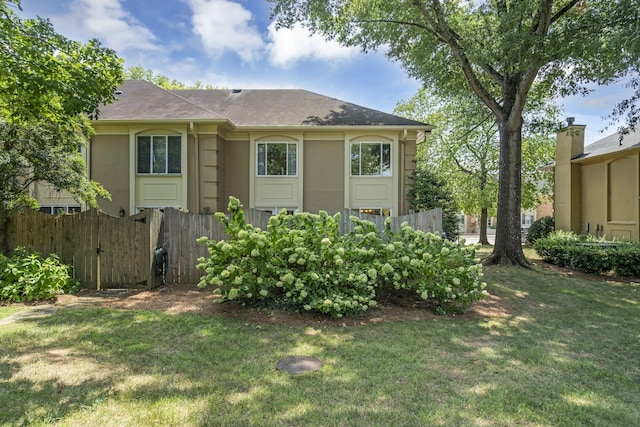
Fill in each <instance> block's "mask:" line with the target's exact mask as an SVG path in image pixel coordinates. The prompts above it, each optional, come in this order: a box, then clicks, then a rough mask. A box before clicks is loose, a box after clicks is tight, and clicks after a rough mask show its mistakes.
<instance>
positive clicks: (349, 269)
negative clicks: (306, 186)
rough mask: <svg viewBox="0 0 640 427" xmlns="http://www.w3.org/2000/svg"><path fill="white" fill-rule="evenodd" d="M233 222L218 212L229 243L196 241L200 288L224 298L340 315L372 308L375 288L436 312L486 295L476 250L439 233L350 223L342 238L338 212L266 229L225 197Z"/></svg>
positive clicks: (277, 222)
mask: <svg viewBox="0 0 640 427" xmlns="http://www.w3.org/2000/svg"><path fill="white" fill-rule="evenodd" d="M228 210H229V212H230V213H231V218H227V216H226V215H225V214H223V213H217V214H216V218H217V219H218V220H219V221H220V222H222V224H223V225H224V227H225V231H226V233H227V236H228V240H226V241H220V242H216V241H214V240H209V239H208V238H207V237H201V238H200V239H198V241H199V242H200V243H204V244H206V245H207V246H208V251H209V254H210V257H208V258H206V259H205V258H201V259H200V260H199V264H198V268H199V269H202V270H204V271H205V273H206V274H205V275H204V276H203V277H202V280H201V282H200V284H199V285H200V286H201V287H205V286H208V285H213V286H215V287H216V291H217V292H220V293H221V294H222V297H223V301H225V300H244V301H265V302H267V303H269V302H272V303H273V302H275V301H282V300H284V301H286V302H287V303H289V304H292V305H294V306H296V307H299V308H301V309H304V310H313V311H317V312H320V313H326V314H330V315H332V316H338V317H340V316H343V315H345V314H354V313H359V312H362V311H365V310H367V309H368V308H369V307H373V306H375V305H376V299H375V298H376V290H377V289H380V290H381V289H384V290H385V291H393V290H399V289H408V290H411V291H415V292H416V293H417V294H419V295H420V297H421V298H423V299H433V300H435V301H436V302H437V303H439V304H440V306H441V307H442V308H441V310H445V311H446V310H455V311H462V310H464V309H465V308H466V307H467V306H468V305H469V304H470V303H471V302H472V301H476V300H480V299H482V298H484V297H485V295H486V293H487V292H486V291H485V290H484V287H485V286H486V284H484V283H481V282H480V280H479V279H480V278H481V277H482V268H481V265H479V264H478V260H476V259H475V247H473V246H471V247H464V246H459V245H457V244H455V243H452V242H450V241H446V240H443V239H442V238H441V236H440V235H439V234H433V233H423V232H420V231H416V230H413V229H412V228H411V227H409V226H408V225H406V224H403V225H402V227H401V231H400V232H398V233H393V232H391V228H390V221H387V222H386V223H385V224H386V230H385V231H384V233H383V234H382V235H380V234H379V233H378V230H377V228H376V227H375V225H374V224H373V223H371V222H369V221H364V220H360V219H358V218H357V217H351V218H350V219H351V221H352V222H354V228H353V230H352V231H351V232H349V233H348V234H346V235H344V236H341V235H340V230H339V220H340V216H339V214H336V215H335V216H330V215H328V214H327V213H326V212H321V213H320V214H318V215H315V214H309V213H295V214H294V215H288V214H287V213H286V212H285V211H282V212H280V213H279V214H278V215H276V216H273V217H271V218H270V220H269V225H268V229H267V231H263V230H260V229H259V228H254V227H253V226H252V225H250V224H247V223H246V219H245V216H244V212H243V210H242V205H241V204H240V202H239V201H238V199H235V198H233V197H232V198H230V201H229V207H228Z"/></svg>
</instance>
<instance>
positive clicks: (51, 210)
mask: <svg viewBox="0 0 640 427" xmlns="http://www.w3.org/2000/svg"><path fill="white" fill-rule="evenodd" d="M39 210H40V212H44V213H47V214H51V215H64V214H74V213H79V212H80V211H81V209H80V206H40V209H39Z"/></svg>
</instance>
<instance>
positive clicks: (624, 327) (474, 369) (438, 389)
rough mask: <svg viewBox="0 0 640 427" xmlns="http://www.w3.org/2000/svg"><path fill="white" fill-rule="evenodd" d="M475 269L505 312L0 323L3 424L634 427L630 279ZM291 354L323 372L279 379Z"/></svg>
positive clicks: (636, 299) (93, 312)
mask: <svg viewBox="0 0 640 427" xmlns="http://www.w3.org/2000/svg"><path fill="white" fill-rule="evenodd" d="M527 254H528V255H530V256H534V255H533V254H532V253H529V252H528V253H527ZM485 273H486V276H485V279H486V281H487V283H488V290H489V292H490V293H492V294H494V295H497V296H499V297H500V298H503V299H506V300H507V303H508V305H509V306H510V307H511V310H510V313H509V315H507V316H501V317H487V318H480V317H476V318H469V317H460V316H458V317H435V318H432V319H429V320H426V321H402V322H386V323H378V324H366V325H363V326H349V327H342V326H340V325H339V323H331V324H328V325H324V326H318V325H317V324H314V325H313V326H311V325H310V326H282V325H271V324H266V323H265V324H258V323H251V322H246V321H238V320H231V319H228V318H221V317H213V316H204V315H201V314H179V315H176V314H166V313H160V312H152V311H135V310H114V309H106V308H98V307H76V308H64V309H59V310H58V311H57V312H56V313H55V314H53V315H51V316H48V317H41V318H33V319H24V320H21V321H19V322H16V323H11V324H6V325H0V425H3V426H5V425H6V426H14V425H15V426H18V425H30V426H39V425H62V426H66V425H69V426H100V427H106V426H124V425H126V426H150V425H162V426H170V425H174V426H218V425H220V426H252V425H253V426H288V425H290V426H294V425H295V426H299V425H305V426H514V425H519V426H523V425H524V426H578V425H595V426H635V425H640V327H639V325H640V284H637V283H633V282H630V281H627V282H615V281H606V280H605V279H589V278H584V277H583V276H578V275H572V274H567V273H564V274H563V273H558V272H555V271H553V270H549V269H542V268H535V269H533V270H530V271H526V270H522V269H519V268H499V267H490V268H486V269H485ZM10 310H13V311H15V308H14V307H0V318H2V317H6V316H7V315H8V314H9V311H10ZM288 355H308V356H315V357H317V358H319V359H321V360H322V361H324V367H323V368H322V369H321V370H319V371H318V372H315V373H310V374H302V375H290V374H286V373H283V372H279V371H277V370H275V364H276V362H277V361H278V360H279V359H280V358H282V357H285V356H288Z"/></svg>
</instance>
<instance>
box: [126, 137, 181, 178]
mask: <svg viewBox="0 0 640 427" xmlns="http://www.w3.org/2000/svg"><path fill="white" fill-rule="evenodd" d="M141 136H145V137H149V138H151V141H150V144H151V145H150V147H149V156H150V158H149V169H152V168H153V159H152V157H153V138H155V137H159V136H162V137H165V138H166V143H167V155H166V157H165V170H166V171H167V172H139V171H138V158H139V156H140V153H139V150H138V147H139V144H138V138H140V137H141ZM170 136H176V137H179V138H180V156H181V157H182V152H183V150H182V145H184V140H183V138H182V135H180V134H176V133H173V134H168V133H166V134H160V133H154V134H146V133H140V134H137V135H136V136H135V150H136V158H135V171H136V175H140V176H163V175H169V176H181V175H182V174H183V164H184V163H183V161H182V158H181V159H180V172H169V137H170Z"/></svg>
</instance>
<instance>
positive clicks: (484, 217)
mask: <svg viewBox="0 0 640 427" xmlns="http://www.w3.org/2000/svg"><path fill="white" fill-rule="evenodd" d="M488 219H489V214H488V211H487V208H482V209H481V210H480V239H479V243H480V244H481V245H490V243H489V239H488V238H487V221H488Z"/></svg>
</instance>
